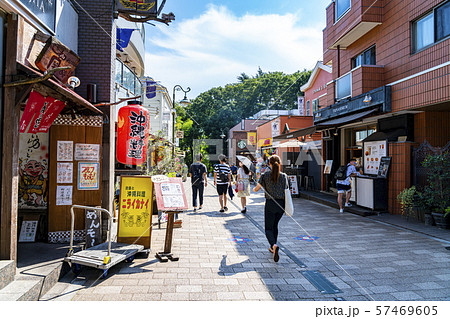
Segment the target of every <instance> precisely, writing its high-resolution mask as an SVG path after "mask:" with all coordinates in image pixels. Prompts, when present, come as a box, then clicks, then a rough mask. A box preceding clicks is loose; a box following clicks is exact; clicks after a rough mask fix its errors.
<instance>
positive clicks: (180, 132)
mask: <svg viewBox="0 0 450 319" xmlns="http://www.w3.org/2000/svg"><path fill="white" fill-rule="evenodd" d="M175 136H176V138H184V131H177V132H176V135H175Z"/></svg>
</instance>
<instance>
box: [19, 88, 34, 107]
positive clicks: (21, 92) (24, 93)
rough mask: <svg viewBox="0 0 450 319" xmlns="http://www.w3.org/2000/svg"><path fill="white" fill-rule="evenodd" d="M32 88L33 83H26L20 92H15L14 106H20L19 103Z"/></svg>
mask: <svg viewBox="0 0 450 319" xmlns="http://www.w3.org/2000/svg"><path fill="white" fill-rule="evenodd" d="M32 89H33V85H26V86H24V87H22V89H21V90H20V92H17V93H16V107H18V108H20V104H22V102H23V101H24V100H25V98H26V97H27V96H28V95H29V94H30V92H31V90H32Z"/></svg>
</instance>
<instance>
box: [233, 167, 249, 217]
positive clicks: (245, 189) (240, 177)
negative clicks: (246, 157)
mask: <svg viewBox="0 0 450 319" xmlns="http://www.w3.org/2000/svg"><path fill="white" fill-rule="evenodd" d="M250 175H251V172H250V170H249V169H248V168H247V166H245V165H244V164H243V163H242V162H239V169H238V171H237V176H236V178H237V185H238V186H237V187H238V193H237V196H238V197H240V199H241V205H242V210H241V213H242V214H245V213H246V212H247V196H250Z"/></svg>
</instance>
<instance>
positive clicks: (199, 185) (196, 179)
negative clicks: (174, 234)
mask: <svg viewBox="0 0 450 319" xmlns="http://www.w3.org/2000/svg"><path fill="white" fill-rule="evenodd" d="M195 160H196V162H195V163H193V164H192V165H191V167H190V168H189V176H190V177H191V185H192V206H193V207H194V212H195V211H196V210H197V193H198V197H199V201H200V206H199V208H198V209H202V208H203V191H204V189H205V187H207V186H208V179H207V177H206V173H207V170H206V166H205V164H203V163H202V160H203V155H202V154H198V155H196V156H195Z"/></svg>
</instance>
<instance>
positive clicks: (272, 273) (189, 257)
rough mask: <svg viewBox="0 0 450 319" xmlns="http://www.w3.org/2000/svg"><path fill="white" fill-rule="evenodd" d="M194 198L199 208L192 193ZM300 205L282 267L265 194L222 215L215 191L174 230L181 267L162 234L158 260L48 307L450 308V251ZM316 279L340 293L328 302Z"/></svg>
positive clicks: (83, 282) (157, 235) (89, 279)
mask: <svg viewBox="0 0 450 319" xmlns="http://www.w3.org/2000/svg"><path fill="white" fill-rule="evenodd" d="M210 182H212V180H210ZM185 189H186V195H187V197H188V199H189V202H190V203H191V190H190V187H189V184H187V183H186V184H185ZM294 203H295V209H296V210H295V215H294V218H290V217H287V216H284V217H283V218H282V221H281V223H280V236H279V243H280V246H281V254H280V261H279V262H278V263H275V262H273V260H272V256H271V254H270V253H269V252H268V243H267V241H266V238H265V235H264V233H263V230H262V229H263V227H264V216H263V207H264V197H263V194H262V192H260V193H259V194H254V193H252V196H251V199H250V201H249V205H248V212H247V214H246V215H243V214H241V213H240V199H239V198H237V197H235V198H234V200H233V201H232V202H231V203H229V204H228V207H229V211H228V212H226V213H219V211H218V208H219V206H218V200H217V195H216V193H215V189H214V187H213V185H212V184H211V183H210V184H209V185H208V187H207V190H206V195H205V204H204V208H203V209H202V210H200V211H197V212H195V213H194V212H192V210H190V211H188V212H187V213H185V214H183V215H181V218H182V219H183V227H182V228H176V229H175V230H174V242H173V250H172V251H173V252H174V254H175V255H178V256H179V257H180V260H179V261H178V262H171V261H169V262H167V263H160V262H159V261H158V260H157V259H156V258H154V253H155V252H157V251H162V248H163V246H164V236H165V225H162V227H161V229H158V226H154V229H153V233H152V253H151V254H150V255H149V258H148V259H146V258H136V259H135V260H134V261H133V262H132V263H122V264H119V265H117V266H115V267H113V268H112V269H111V270H110V274H109V275H108V277H107V278H106V279H101V277H100V275H101V273H100V271H98V270H95V269H90V268H84V270H83V271H82V273H81V274H80V275H79V276H78V277H77V278H75V277H74V275H73V274H69V275H67V276H66V277H65V278H63V280H62V281H60V282H59V283H58V284H56V286H55V287H54V288H53V289H52V290H50V292H49V293H48V294H47V295H45V296H44V297H43V298H42V299H41V300H165V301H174V300H208V301H209V300H219V301H221V300H330V301H332V300H352V301H353V300H355V301H356V300H358V301H359V300H360V301H368V300H384V301H387V300H450V268H449V264H450V254H449V251H448V250H446V249H445V247H446V246H449V244H448V243H447V244H446V243H443V242H440V241H437V240H435V239H432V238H429V237H426V236H423V235H421V234H418V233H415V232H411V231H408V230H401V229H398V228H395V227H392V226H389V225H384V224H381V223H378V222H375V221H373V220H371V219H368V218H364V217H360V216H357V215H352V214H348V213H344V214H339V212H338V211H337V210H335V209H332V208H329V207H326V206H323V205H320V204H317V203H314V202H311V201H307V200H304V199H294ZM306 236H311V237H309V238H305V237H306ZM310 275H313V278H316V279H321V278H322V279H324V281H322V284H324V285H326V284H327V283H332V285H329V286H328V288H330V289H333V288H337V289H338V291H337V292H333V293H322V292H321V291H319V290H318V288H316V286H314V285H313V284H312V283H311V281H310V280H308V278H311V277H310ZM322 276H323V277H322Z"/></svg>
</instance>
